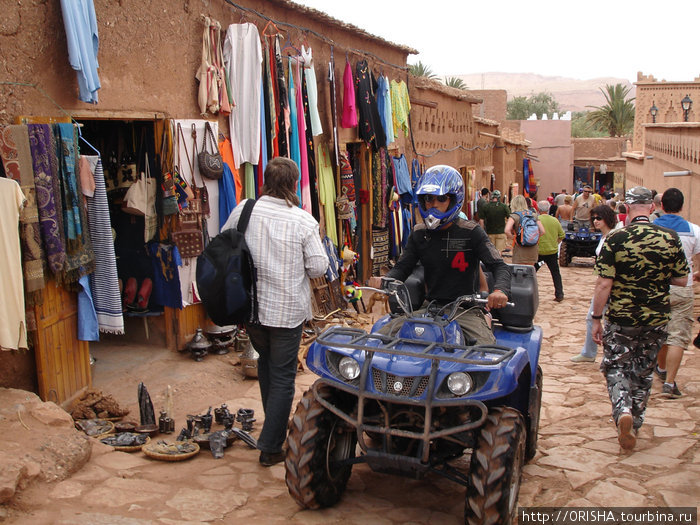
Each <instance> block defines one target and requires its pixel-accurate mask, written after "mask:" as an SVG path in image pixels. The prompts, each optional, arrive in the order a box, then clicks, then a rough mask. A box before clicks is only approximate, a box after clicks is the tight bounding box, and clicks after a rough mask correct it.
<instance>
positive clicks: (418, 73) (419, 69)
mask: <svg viewBox="0 0 700 525" xmlns="http://www.w3.org/2000/svg"><path fill="white" fill-rule="evenodd" d="M408 70H409V72H410V73H411V75H413V76H414V77H426V78H430V79H437V78H438V76H437V75H436V74H435V73H433V70H432V69H430V66H426V65H425V64H424V63H423V62H421V61H420V60H419V61H418V63H417V64H409V65H408Z"/></svg>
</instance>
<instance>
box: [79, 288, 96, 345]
mask: <svg viewBox="0 0 700 525" xmlns="http://www.w3.org/2000/svg"><path fill="white" fill-rule="evenodd" d="M99 340H100V331H99V326H98V322H97V312H96V311H95V303H94V302H93V301H92V291H91V290H90V277H89V276H87V275H83V276H81V277H80V279H78V341H99Z"/></svg>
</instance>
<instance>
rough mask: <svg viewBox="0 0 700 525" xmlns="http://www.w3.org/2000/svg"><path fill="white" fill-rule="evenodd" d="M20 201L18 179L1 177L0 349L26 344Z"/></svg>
mask: <svg viewBox="0 0 700 525" xmlns="http://www.w3.org/2000/svg"><path fill="white" fill-rule="evenodd" d="M23 205H24V195H23V194H22V189H21V188H20V186H19V183H17V182H15V181H14V180H12V179H6V178H0V246H1V247H2V249H0V297H2V301H0V350H19V349H21V348H27V326H26V321H25V314H24V308H25V304H24V285H23V282H22V255H21V253H20V240H19V235H18V234H17V228H18V227H19V213H20V210H21V209H22V206H23Z"/></svg>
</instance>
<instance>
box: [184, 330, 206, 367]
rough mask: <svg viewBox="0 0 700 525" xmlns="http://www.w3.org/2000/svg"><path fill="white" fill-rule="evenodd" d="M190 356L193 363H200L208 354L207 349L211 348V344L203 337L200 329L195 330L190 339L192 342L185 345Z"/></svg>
mask: <svg viewBox="0 0 700 525" xmlns="http://www.w3.org/2000/svg"><path fill="white" fill-rule="evenodd" d="M185 348H187V350H188V351H189V352H190V354H191V355H192V359H194V360H195V361H201V360H202V359H204V357H205V356H206V355H207V354H208V353H209V348H211V342H209V340H208V339H207V338H206V337H205V335H204V332H202V329H201V328H197V331H196V332H195V334H194V337H192V340H191V341H190V342H189V343H187V346H186V347H185Z"/></svg>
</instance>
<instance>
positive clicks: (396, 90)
mask: <svg viewBox="0 0 700 525" xmlns="http://www.w3.org/2000/svg"><path fill="white" fill-rule="evenodd" d="M410 111H411V100H410V99H409V97H408V86H407V85H406V83H405V82H404V81H403V80H398V81H396V80H392V81H391V115H392V119H393V125H394V136H398V132H399V129H402V130H403V132H404V133H405V134H406V135H408V113H409V112H410Z"/></svg>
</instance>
